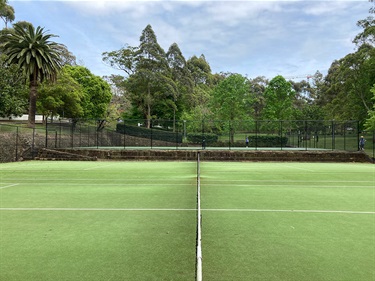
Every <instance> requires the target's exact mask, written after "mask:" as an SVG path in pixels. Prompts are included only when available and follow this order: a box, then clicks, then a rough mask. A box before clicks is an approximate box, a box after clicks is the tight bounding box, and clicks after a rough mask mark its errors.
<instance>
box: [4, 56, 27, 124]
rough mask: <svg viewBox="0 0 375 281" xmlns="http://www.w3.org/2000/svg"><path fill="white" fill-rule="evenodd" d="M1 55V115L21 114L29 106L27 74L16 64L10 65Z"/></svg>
mask: <svg viewBox="0 0 375 281" xmlns="http://www.w3.org/2000/svg"><path fill="white" fill-rule="evenodd" d="M5 61H6V57H5V55H0V116H1V117H10V116H12V115H15V116H20V115H22V114H23V113H24V111H25V109H26V108H27V87H26V85H25V76H24V75H23V73H22V72H21V71H20V69H19V68H18V67H17V66H16V65H8V64H7V63H6V62H5Z"/></svg>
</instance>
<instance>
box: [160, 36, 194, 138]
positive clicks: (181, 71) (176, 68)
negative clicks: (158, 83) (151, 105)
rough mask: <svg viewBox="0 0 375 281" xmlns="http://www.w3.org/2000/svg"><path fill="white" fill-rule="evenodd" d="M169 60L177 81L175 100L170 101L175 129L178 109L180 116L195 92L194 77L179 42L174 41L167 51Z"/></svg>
mask: <svg viewBox="0 0 375 281" xmlns="http://www.w3.org/2000/svg"><path fill="white" fill-rule="evenodd" d="M166 55H167V61H168V64H169V68H170V69H171V75H172V80H173V81H174V83H175V89H176V90H175V91H173V101H171V102H170V104H171V107H172V108H173V131H174V130H175V122H176V111H179V113H180V114H179V116H181V114H182V110H183V109H184V108H186V106H185V105H186V104H187V103H188V99H189V96H191V94H192V92H193V88H194V85H193V79H192V76H191V73H190V72H189V70H188V68H187V63H186V60H185V58H184V56H183V54H182V52H181V50H180V48H179V47H178V45H177V43H173V44H172V45H171V46H170V47H169V49H168V52H167V54H166Z"/></svg>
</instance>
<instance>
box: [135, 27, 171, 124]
mask: <svg viewBox="0 0 375 281" xmlns="http://www.w3.org/2000/svg"><path fill="white" fill-rule="evenodd" d="M134 61H135V71H134V73H133V74H132V75H130V76H129V79H128V89H129V92H130V93H131V95H132V100H133V102H134V105H135V106H137V108H138V110H139V111H140V112H141V113H142V115H143V116H144V118H145V119H146V127H147V128H150V126H151V119H152V118H160V117H163V116H162V115H163V112H162V111H159V112H157V107H158V106H159V107H160V106H161V104H162V103H163V102H165V100H166V99H167V98H168V97H173V96H174V95H176V91H177V89H176V85H175V83H174V81H173V79H172V75H171V71H170V68H169V65H168V61H167V58H166V53H165V51H164V50H163V48H162V47H161V46H160V45H159V43H158V41H157V38H156V35H155V33H154V31H153V29H152V27H151V25H147V26H146V28H145V29H144V30H143V31H142V34H141V36H140V44H139V47H138V48H137V51H136V52H135V60H134ZM158 113H159V114H158Z"/></svg>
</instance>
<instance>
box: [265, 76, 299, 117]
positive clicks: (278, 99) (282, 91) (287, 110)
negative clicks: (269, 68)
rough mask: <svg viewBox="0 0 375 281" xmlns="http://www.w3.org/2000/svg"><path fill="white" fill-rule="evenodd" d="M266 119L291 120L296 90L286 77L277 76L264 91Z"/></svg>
mask: <svg viewBox="0 0 375 281" xmlns="http://www.w3.org/2000/svg"><path fill="white" fill-rule="evenodd" d="M264 97H265V107H264V109H263V119H264V120H289V119H291V117H292V114H293V107H292V106H293V100H294V97H295V91H294V90H293V89H292V85H291V83H290V82H287V81H286V80H285V78H284V77H282V76H280V75H279V76H276V77H275V78H273V79H272V80H271V81H270V83H269V84H268V85H267V87H266V90H265V92H264Z"/></svg>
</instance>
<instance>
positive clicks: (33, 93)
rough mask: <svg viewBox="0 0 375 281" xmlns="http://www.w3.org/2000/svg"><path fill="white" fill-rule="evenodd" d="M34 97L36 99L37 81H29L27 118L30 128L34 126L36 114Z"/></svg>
mask: <svg viewBox="0 0 375 281" xmlns="http://www.w3.org/2000/svg"><path fill="white" fill-rule="evenodd" d="M36 99H37V81H36V80H31V81H30V93H29V119H28V126H29V127H30V128H34V127H35V114H36Z"/></svg>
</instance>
